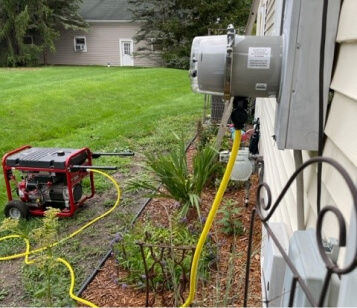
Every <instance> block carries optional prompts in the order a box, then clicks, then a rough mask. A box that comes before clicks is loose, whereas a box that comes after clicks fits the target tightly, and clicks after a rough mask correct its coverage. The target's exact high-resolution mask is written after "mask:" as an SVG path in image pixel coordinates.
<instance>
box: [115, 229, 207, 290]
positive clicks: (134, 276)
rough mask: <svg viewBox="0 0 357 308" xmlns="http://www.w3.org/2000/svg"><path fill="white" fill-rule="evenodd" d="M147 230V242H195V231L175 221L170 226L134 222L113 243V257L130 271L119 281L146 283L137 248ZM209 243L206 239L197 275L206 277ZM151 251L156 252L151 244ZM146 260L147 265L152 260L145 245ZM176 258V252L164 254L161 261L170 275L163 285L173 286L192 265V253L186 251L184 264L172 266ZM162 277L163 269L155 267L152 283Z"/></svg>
mask: <svg viewBox="0 0 357 308" xmlns="http://www.w3.org/2000/svg"><path fill="white" fill-rule="evenodd" d="M146 233H147V234H150V238H149V239H148V240H147V242H148V243H150V244H153V245H162V244H163V245H168V246H171V247H178V246H195V244H196V242H197V239H198V235H199V234H198V233H197V234H192V233H191V232H190V231H189V229H188V228H187V227H186V226H184V225H182V224H180V223H178V222H175V223H173V225H172V226H171V227H170V228H166V227H156V226H153V225H152V224H151V223H150V222H146V223H145V224H143V223H137V224H136V225H135V226H134V228H133V229H132V230H130V232H128V233H126V234H125V235H124V236H123V237H122V239H121V241H120V242H119V243H118V244H117V245H116V246H115V247H114V253H115V255H116V258H117V260H118V262H119V264H120V265H121V266H123V267H124V268H125V269H127V270H128V271H129V275H128V276H127V277H126V278H125V279H123V280H121V281H118V282H119V283H121V284H122V286H126V284H130V285H134V286H136V287H138V288H144V286H145V268H144V263H143V259H142V255H141V251H140V247H139V245H137V243H138V242H142V241H143V240H144V237H145V234H146ZM211 246H213V245H212V243H210V241H209V243H207V245H206V247H205V249H204V251H203V253H202V257H201V258H202V259H201V262H200V266H199V277H200V278H201V279H205V278H207V275H208V274H207V272H206V269H207V267H208V263H210V262H211V261H212V249H211ZM153 251H154V253H156V254H157V255H158V252H159V250H158V249H157V248H153ZM144 254H145V260H146V263H147V265H148V267H149V268H150V266H152V264H153V262H154V260H153V258H152V256H151V252H150V250H149V249H148V248H144ZM174 258H175V259H176V260H179V259H180V258H179V256H167V257H165V258H164V260H163V263H165V266H166V269H167V270H168V272H170V275H171V277H172V280H171V281H168V285H165V286H164V287H165V288H166V289H175V286H177V285H178V282H179V279H180V277H181V275H182V272H183V271H184V272H185V273H186V275H188V273H189V271H190V268H191V255H190V254H186V256H185V258H184V260H183V262H182V264H183V267H182V268H181V267H179V266H175V264H174V262H173V259H174ZM163 281H164V273H162V271H161V270H160V269H157V271H156V277H155V279H154V284H155V286H158V285H159V284H161V283H162V282H163Z"/></svg>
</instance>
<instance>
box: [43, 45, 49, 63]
mask: <svg viewBox="0 0 357 308" xmlns="http://www.w3.org/2000/svg"><path fill="white" fill-rule="evenodd" d="M43 64H44V65H48V62H47V48H45V49H44V50H43Z"/></svg>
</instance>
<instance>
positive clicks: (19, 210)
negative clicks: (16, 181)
mask: <svg viewBox="0 0 357 308" xmlns="http://www.w3.org/2000/svg"><path fill="white" fill-rule="evenodd" d="M4 212H5V216H6V217H10V218H13V219H26V218H27V217H28V216H29V209H28V206H27V205H26V204H25V203H24V202H22V201H20V200H12V201H9V202H8V203H7V204H6V206H5V210H4Z"/></svg>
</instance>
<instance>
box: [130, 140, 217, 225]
mask: <svg viewBox="0 0 357 308" xmlns="http://www.w3.org/2000/svg"><path fill="white" fill-rule="evenodd" d="M178 139H179V142H178V146H177V148H176V149H174V150H173V151H172V152H170V153H168V154H159V155H153V154H148V155H147V156H146V168H147V169H148V170H149V171H151V172H153V173H154V174H155V176H156V177H155V179H153V180H151V181H150V180H149V181H148V180H147V179H144V180H140V179H139V180H133V181H131V183H130V185H129V189H131V190H137V189H138V188H140V189H146V190H149V191H150V196H152V197H159V198H170V199H174V200H176V201H178V202H179V203H180V205H181V215H182V216H186V215H187V212H188V210H189V208H190V207H194V208H196V210H197V214H198V216H199V218H200V217H201V215H200V197H201V193H202V190H203V188H204V187H205V185H206V183H207V181H208V180H209V179H210V177H211V176H212V175H213V174H214V172H215V171H216V170H217V169H218V167H219V164H218V162H217V156H218V153H217V151H216V150H215V149H213V148H212V147H205V148H203V149H201V150H199V151H198V152H197V153H196V155H195V156H194V158H193V170H192V173H190V171H189V168H188V164H187V158H186V151H185V143H184V141H183V139H182V138H181V139H180V138H178ZM158 184H161V186H162V187H163V188H164V190H157V186H158Z"/></svg>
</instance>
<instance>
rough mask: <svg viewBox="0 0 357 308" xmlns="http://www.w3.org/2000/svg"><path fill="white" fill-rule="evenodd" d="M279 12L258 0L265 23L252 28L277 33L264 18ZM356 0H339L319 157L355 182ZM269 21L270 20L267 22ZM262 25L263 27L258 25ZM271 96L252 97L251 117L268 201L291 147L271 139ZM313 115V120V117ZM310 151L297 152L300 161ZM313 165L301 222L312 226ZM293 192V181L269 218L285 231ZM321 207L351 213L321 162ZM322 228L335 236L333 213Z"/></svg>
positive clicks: (337, 180)
mask: <svg viewBox="0 0 357 308" xmlns="http://www.w3.org/2000/svg"><path fill="white" fill-rule="evenodd" d="M273 4H274V6H275V9H274V14H280V12H281V10H279V9H278V5H280V4H279V3H278V2H277V0H275V1H272V0H261V3H260V5H261V7H264V8H266V16H267V17H265V16H258V24H259V22H261V18H265V26H264V27H258V31H260V32H258V33H257V35H263V33H262V31H264V32H265V35H278V33H279V32H278V28H279V27H280V23H279V24H278V20H279V17H280V16H275V18H272V17H269V12H270V11H273V8H272V6H273ZM356 16H357V1H356V0H344V1H343V6H342V10H341V15H340V21H339V29H338V35H337V43H338V44H339V48H338V49H337V50H338V52H337V59H336V60H337V61H336V68H335V71H334V75H333V80H332V84H331V89H333V90H334V91H335V94H334V97H333V100H332V103H331V106H330V107H331V108H330V110H329V113H328V117H327V121H326V128H325V134H326V136H327V140H326V144H325V147H324V156H327V157H331V158H334V159H336V160H337V161H338V162H339V163H341V164H342V165H343V166H344V167H345V168H346V170H347V171H348V172H349V174H350V175H351V177H352V179H353V180H354V181H355V183H357V137H356V132H357V18H356ZM272 21H274V23H275V24H274V25H271V23H272ZM264 28H265V30H264ZM276 104H277V103H276V99H257V104H256V116H257V117H260V119H261V123H262V129H261V132H262V135H261V144H260V148H261V152H262V154H263V155H264V160H265V181H266V182H267V183H268V184H269V185H270V186H271V189H272V195H273V200H276V198H277V196H278V194H279V193H280V192H281V189H282V188H283V186H284V185H285V184H286V182H287V180H288V178H289V177H290V176H291V174H292V173H293V171H294V169H295V168H294V159H293V152H292V151H291V150H284V151H279V150H277V148H276V145H275V142H274V140H273V139H272V135H274V123H275V108H276ZM317 120H318V119H316V121H317ZM314 155H316V153H312V152H306V151H303V158H304V161H306V160H308V159H309V158H310V157H311V156H314ZM316 181H317V177H316V168H315V167H313V168H310V169H309V170H306V171H305V172H304V186H305V192H304V193H305V222H306V226H307V227H315V226H316V217H317V210H316V190H317V189H316V187H317V182H316ZM295 197H296V194H295V185H293V186H292V187H291V189H290V191H289V192H288V194H287V196H286V197H285V198H284V200H283V203H282V206H281V207H280V208H279V209H278V211H277V213H276V214H275V215H274V216H273V220H274V221H282V222H285V223H286V224H287V225H288V226H289V228H288V229H289V230H290V231H294V230H296V228H297V224H296V208H295V207H296V199H295ZM321 204H322V206H324V205H334V206H337V207H338V208H339V209H340V210H341V212H342V213H343V214H344V216H345V218H346V220H347V222H348V221H349V218H350V217H351V210H352V200H351V196H350V194H349V191H348V189H347V187H346V185H345V183H344V181H343V180H342V178H341V177H340V176H339V175H338V174H337V172H336V171H335V170H334V169H333V168H331V167H329V166H326V165H324V167H323V175H322V201H321ZM327 225H328V228H325V229H326V230H325V232H326V233H328V235H329V236H335V237H337V223H336V220H335V218H333V217H332V215H331V217H327Z"/></svg>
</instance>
